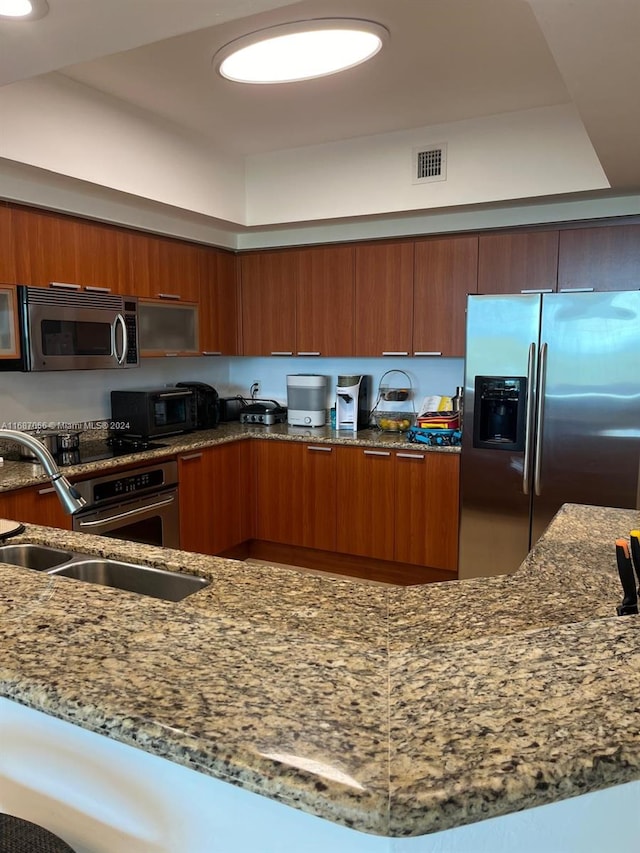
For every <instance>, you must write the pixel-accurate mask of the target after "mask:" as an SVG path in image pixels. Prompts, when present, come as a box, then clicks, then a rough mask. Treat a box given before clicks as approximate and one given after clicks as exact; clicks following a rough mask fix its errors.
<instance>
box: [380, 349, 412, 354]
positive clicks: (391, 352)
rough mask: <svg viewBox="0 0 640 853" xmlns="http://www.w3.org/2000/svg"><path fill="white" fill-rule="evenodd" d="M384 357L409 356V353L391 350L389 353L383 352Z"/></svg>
mask: <svg viewBox="0 0 640 853" xmlns="http://www.w3.org/2000/svg"><path fill="white" fill-rule="evenodd" d="M382 355H409V353H408V352H393V350H389V351H387V352H383V353H382Z"/></svg>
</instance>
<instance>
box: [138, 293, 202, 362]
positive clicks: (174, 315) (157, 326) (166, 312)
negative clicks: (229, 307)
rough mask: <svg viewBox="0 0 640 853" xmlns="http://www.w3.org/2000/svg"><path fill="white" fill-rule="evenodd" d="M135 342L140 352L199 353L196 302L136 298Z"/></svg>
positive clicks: (144, 354)
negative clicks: (136, 340)
mask: <svg viewBox="0 0 640 853" xmlns="http://www.w3.org/2000/svg"><path fill="white" fill-rule="evenodd" d="M138 343H139V348H140V355H141V356H161V355H167V356H172V355H198V354H199V353H200V340H199V337H198V306H197V305H195V304H192V303H187V302H177V303H175V302H163V301H161V300H159V299H141V300H140V301H139V302H138Z"/></svg>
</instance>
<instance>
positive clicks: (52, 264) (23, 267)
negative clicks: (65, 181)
mask: <svg viewBox="0 0 640 853" xmlns="http://www.w3.org/2000/svg"><path fill="white" fill-rule="evenodd" d="M12 219H13V237H14V241H15V264H16V276H17V278H18V281H19V282H20V283H22V284H31V285H36V286H40V287H42V286H46V285H48V284H49V283H50V282H52V281H57V282H63V283H69V284H78V283H79V281H78V260H77V252H76V248H77V242H78V234H77V231H78V226H77V223H76V222H75V221H74V220H73V219H69V218H67V217H62V216H56V215H55V214H53V213H40V212H37V211H32V210H25V209H23V208H15V209H14V210H13V214H12Z"/></svg>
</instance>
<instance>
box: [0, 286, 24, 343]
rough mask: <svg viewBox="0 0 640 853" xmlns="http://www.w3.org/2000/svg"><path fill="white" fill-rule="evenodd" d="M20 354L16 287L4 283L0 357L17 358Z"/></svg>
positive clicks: (0, 299)
mask: <svg viewBox="0 0 640 853" xmlns="http://www.w3.org/2000/svg"><path fill="white" fill-rule="evenodd" d="M19 355H20V341H19V338H18V302H17V299H16V288H15V287H12V286H10V285H3V286H0V358H17V357H18V356H19Z"/></svg>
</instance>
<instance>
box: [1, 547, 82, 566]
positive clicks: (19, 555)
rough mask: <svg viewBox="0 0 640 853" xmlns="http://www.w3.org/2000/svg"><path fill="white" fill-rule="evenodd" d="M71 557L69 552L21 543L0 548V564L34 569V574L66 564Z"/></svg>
mask: <svg viewBox="0 0 640 853" xmlns="http://www.w3.org/2000/svg"><path fill="white" fill-rule="evenodd" d="M72 557H73V554H71V553H70V552H69V551H61V550H60V549H58V548H50V547H49V546H48V545H33V544H31V543H23V544H21V545H2V546H0V563H9V565H11V566H20V567H22V568H23V569H34V570H35V571H36V572H46V571H47V569H51V568H53V567H54V566H60V565H61V564H62V563H67V562H68V561H69V560H70V559H71V558H72Z"/></svg>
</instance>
